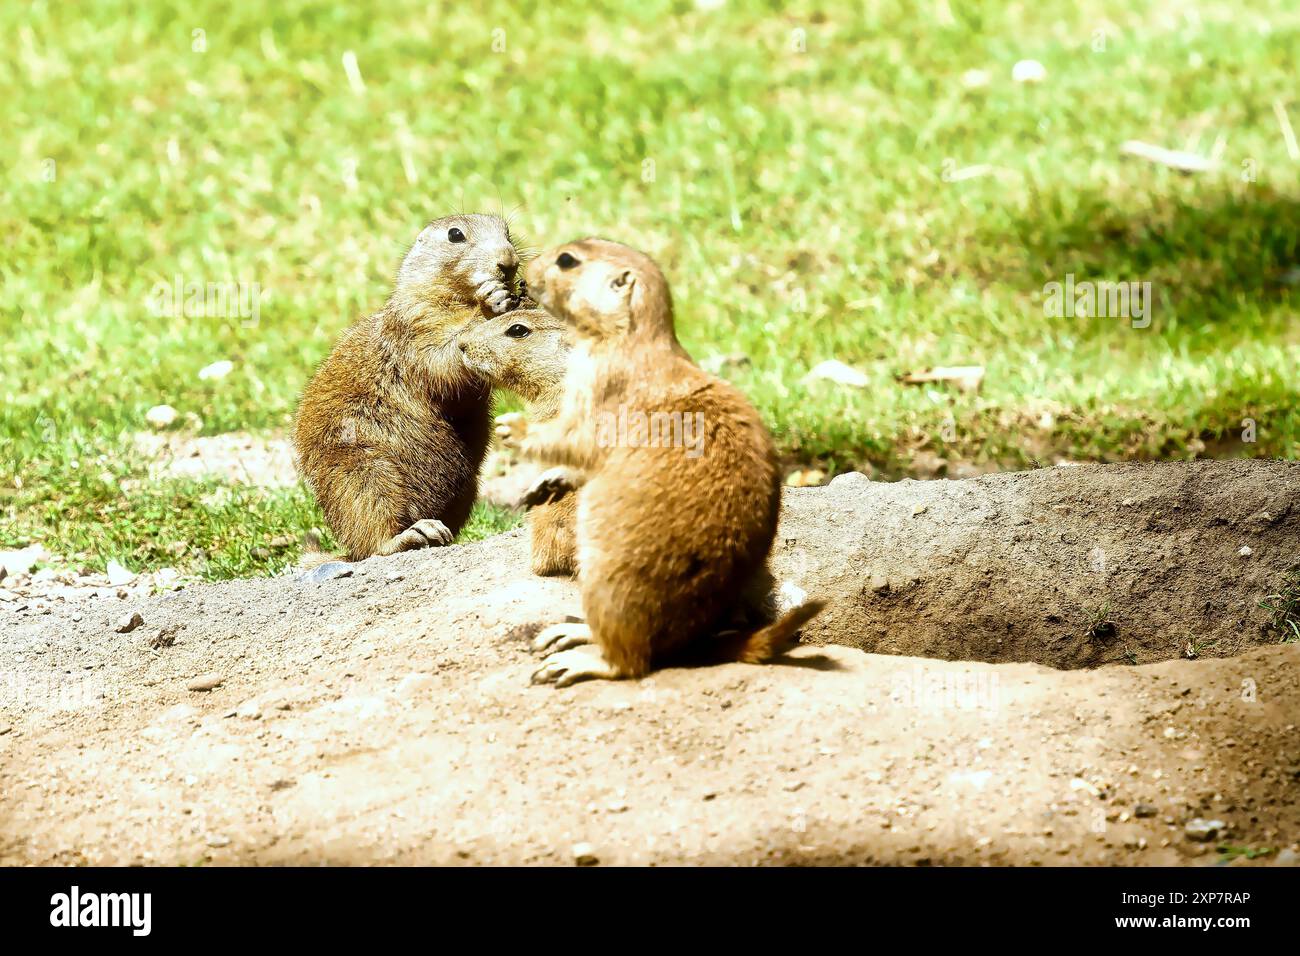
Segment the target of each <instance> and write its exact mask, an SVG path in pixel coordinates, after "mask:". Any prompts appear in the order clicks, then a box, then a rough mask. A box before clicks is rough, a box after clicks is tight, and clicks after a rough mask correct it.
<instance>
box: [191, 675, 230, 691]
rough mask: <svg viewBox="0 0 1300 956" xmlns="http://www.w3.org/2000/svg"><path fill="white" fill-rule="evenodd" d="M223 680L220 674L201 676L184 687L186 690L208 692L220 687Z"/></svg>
mask: <svg viewBox="0 0 1300 956" xmlns="http://www.w3.org/2000/svg"><path fill="white" fill-rule="evenodd" d="M224 680H225V678H224V677H222V676H221V675H220V674H201V675H199V676H198V677H196V678H194V679H193V680H192V681H190V682H189V683H188V684H186V685H185V689H186V690H192V691H209V690H213V689H214V688H217V687H220V686H221V683H222V681H224Z"/></svg>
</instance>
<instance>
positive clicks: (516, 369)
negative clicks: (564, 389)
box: [456, 309, 570, 402]
mask: <svg viewBox="0 0 1300 956" xmlns="http://www.w3.org/2000/svg"><path fill="white" fill-rule="evenodd" d="M456 341H457V344H458V345H459V346H460V352H461V359H462V360H463V361H464V362H465V366H466V367H467V368H468V369H469V370H470V371H472V372H476V373H478V374H479V375H482V376H483V377H484V378H486V379H487V380H488V381H490V382H491V383H492V384H493V385H497V386H500V387H501V388H507V389H509V390H510V391H512V392H514V393H516V394H517V395H520V396H522V397H523V398H525V399H527V400H528V401H530V402H535V401H538V400H539V399H544V398H546V397H547V396H548V395H551V394H558V391H559V388H560V382H561V380H562V379H563V378H564V373H565V370H566V369H567V368H568V364H569V349H570V342H569V327H568V325H567V324H566V323H564V322H562V321H561V320H559V319H557V318H555V317H554V316H553V315H551V314H550V313H548V312H544V311H542V310H541V309H518V310H516V311H514V312H508V313H506V314H505V315H500V316H497V317H496V318H494V319H487V320H485V321H483V322H477V323H475V324H474V325H472V326H470V327H469V328H467V329H465V330H464V331H463V332H461V333H460V335H458V336H457V338H456Z"/></svg>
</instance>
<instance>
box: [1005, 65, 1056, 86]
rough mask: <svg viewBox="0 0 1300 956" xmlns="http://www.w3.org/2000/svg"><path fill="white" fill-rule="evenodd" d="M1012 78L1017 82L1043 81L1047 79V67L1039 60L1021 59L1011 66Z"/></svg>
mask: <svg viewBox="0 0 1300 956" xmlns="http://www.w3.org/2000/svg"><path fill="white" fill-rule="evenodd" d="M1011 79H1013V80H1015V81H1016V82H1017V83H1041V82H1043V80H1045V79H1047V67H1045V66H1043V64H1041V63H1039V62H1038V61H1037V60H1021V61H1020V62H1019V63H1017V64H1016V65H1015V66H1013V67H1012V68H1011Z"/></svg>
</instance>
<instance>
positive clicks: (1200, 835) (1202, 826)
mask: <svg viewBox="0 0 1300 956" xmlns="http://www.w3.org/2000/svg"><path fill="white" fill-rule="evenodd" d="M1226 826H1227V824H1225V823H1224V822H1223V821H1222V820H1205V819H1203V818H1201V817H1197V818H1195V819H1194V820H1188V821H1187V825H1186V826H1185V827H1183V833H1184V834H1185V835H1186V836H1187V839H1189V840H1191V841H1193V842H1194V843H1209V842H1210V841H1211V840H1213V839H1214V838H1215V837H1217V836H1218V835H1219V831H1220V830H1222V829H1224V827H1226Z"/></svg>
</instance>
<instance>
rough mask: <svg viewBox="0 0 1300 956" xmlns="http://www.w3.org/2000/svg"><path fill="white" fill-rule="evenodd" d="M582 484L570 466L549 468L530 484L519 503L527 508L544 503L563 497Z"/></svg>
mask: <svg viewBox="0 0 1300 956" xmlns="http://www.w3.org/2000/svg"><path fill="white" fill-rule="evenodd" d="M579 484H581V481H580V480H579V478H578V476H577V474H576V473H575V472H574V471H573V470H572V469H570V468H564V467H563V466H561V467H559V468H548V469H547V470H546V471H544V472H542V473H541V474H540V475H538V476H537V478H536V479H535V480H534V481H533V483H532V484H531V485H529V487H528V490H527V491H525V492H524V495H523V497H522V498H520V499H519V503H520V504H521V505H523V506H524V507H526V508H533V507H536V506H537V505H544V504H546V503H547V502H549V501H555V500H556V499H558V498H563V497H564V496H565V495H566V494H568V493H569V492H570V491H573V490H574V489H575V488H577V487H578V485H579Z"/></svg>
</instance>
